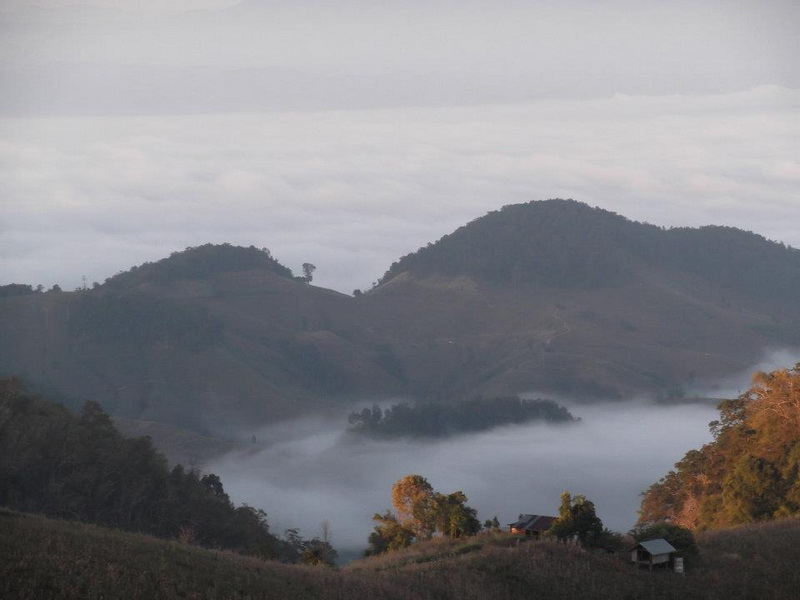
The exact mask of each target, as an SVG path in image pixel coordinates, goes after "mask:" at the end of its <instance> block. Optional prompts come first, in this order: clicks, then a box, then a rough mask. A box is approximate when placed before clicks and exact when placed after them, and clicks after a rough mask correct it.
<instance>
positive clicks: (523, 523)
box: [509, 515, 556, 531]
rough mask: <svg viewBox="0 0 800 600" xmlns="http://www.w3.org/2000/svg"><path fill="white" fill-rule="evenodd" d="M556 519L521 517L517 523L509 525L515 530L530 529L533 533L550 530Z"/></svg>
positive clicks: (531, 516) (538, 516)
mask: <svg viewBox="0 0 800 600" xmlns="http://www.w3.org/2000/svg"><path fill="white" fill-rule="evenodd" d="M555 520H556V517H545V516H543V515H520V516H519V519H517V521H516V522H515V523H509V526H511V527H513V528H514V529H528V530H531V531H544V530H546V529H550V527H551V526H552V525H553V521H555Z"/></svg>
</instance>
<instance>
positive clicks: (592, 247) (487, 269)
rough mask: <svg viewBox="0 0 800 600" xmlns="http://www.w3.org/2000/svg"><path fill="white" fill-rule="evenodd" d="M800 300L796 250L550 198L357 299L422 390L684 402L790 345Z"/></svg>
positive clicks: (500, 218) (412, 262) (480, 222)
mask: <svg viewBox="0 0 800 600" xmlns="http://www.w3.org/2000/svg"><path fill="white" fill-rule="evenodd" d="M798 292H800V251H798V250H795V249H792V248H787V247H785V246H784V245H782V244H777V243H774V242H770V241H767V240H765V239H764V238H762V237H761V236H758V235H755V234H753V233H748V232H745V231H741V230H737V229H732V228H726V227H702V228H699V229H687V228H676V229H663V228H659V227H655V226H653V225H648V224H642V223H636V222H632V221H629V220H627V219H625V218H623V217H621V216H619V215H616V214H614V213H611V212H608V211H605V210H602V209H598V208H591V207H589V206H587V205H585V204H581V203H578V202H574V201H571V200H549V201H544V202H531V203H528V204H520V205H511V206H506V207H504V208H503V209H502V210H499V211H494V212H491V213H489V214H487V215H485V216H484V217H481V218H479V219H476V220H475V221H473V222H471V223H469V224H468V225H465V226H463V227H461V228H459V229H458V230H457V231H455V232H453V233H452V234H450V235H447V236H445V237H443V238H442V239H440V240H439V241H438V242H436V243H435V244H429V245H428V246H427V247H425V248H421V249H420V250H419V251H417V252H415V253H412V254H410V255H408V256H405V257H403V258H402V259H400V260H399V261H398V262H396V263H395V264H393V265H392V266H391V268H390V269H389V270H388V271H387V273H386V274H385V275H384V276H383V277H382V279H381V280H380V285H379V286H378V288H377V289H375V290H373V292H372V293H371V294H370V295H371V296H374V298H369V300H370V302H371V303H372V304H374V313H373V315H374V317H375V318H380V316H379V315H381V314H391V315H392V320H391V322H385V326H386V330H388V331H389V332H390V334H389V335H390V337H392V339H394V340H395V347H396V349H397V351H398V355H399V357H400V359H401V361H402V362H403V363H404V364H406V365H407V370H408V373H409V378H410V379H412V380H413V381H415V382H418V383H420V384H421V388H422V389H427V390H436V389H441V390H443V391H445V392H446V391H447V390H449V389H450V388H452V387H453V386H455V387H457V388H458V389H460V390H461V391H462V392H464V393H466V392H467V391H468V390H478V391H480V392H482V393H487V394H500V395H502V394H508V393H516V392H519V391H521V390H538V391H547V392H561V393H568V394H573V395H574V394H578V395H584V396H594V397H597V396H606V397H615V396H619V395H625V394H631V393H636V392H640V391H645V390H646V391H649V392H655V393H657V394H660V395H662V396H670V395H672V396H680V395H682V394H684V393H686V392H689V391H691V390H692V388H695V387H700V386H701V383H702V384H707V383H713V382H714V380H715V379H716V378H719V377H722V376H725V375H730V374H732V373H735V372H741V371H742V370H745V369H747V368H748V367H749V366H750V365H752V364H754V363H755V362H756V361H757V360H758V358H759V356H760V354H761V353H762V352H763V351H764V350H765V349H766V348H768V347H771V346H772V347H774V346H780V345H787V346H788V345H793V346H797V345H799V344H800V306H798V304H797V302H796V301H795V300H794V299H795V298H797V295H798ZM400 340H402V342H401V341H400ZM703 379H706V380H709V381H706V382H703V381H701V380H703Z"/></svg>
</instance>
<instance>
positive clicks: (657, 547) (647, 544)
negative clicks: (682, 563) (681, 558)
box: [639, 538, 677, 556]
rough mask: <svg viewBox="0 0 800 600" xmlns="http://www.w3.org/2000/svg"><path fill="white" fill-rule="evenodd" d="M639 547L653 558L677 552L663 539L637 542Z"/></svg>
mask: <svg viewBox="0 0 800 600" xmlns="http://www.w3.org/2000/svg"><path fill="white" fill-rule="evenodd" d="M639 545H640V546H641V547H642V548H644V549H645V550H647V551H648V552H649V553H650V554H651V555H653V556H655V555H656V554H669V553H670V552H677V550H676V549H675V548H673V547H672V544H670V543H669V542H668V541H667V540H665V539H664V538H657V539H655V540H646V541H644V542H639Z"/></svg>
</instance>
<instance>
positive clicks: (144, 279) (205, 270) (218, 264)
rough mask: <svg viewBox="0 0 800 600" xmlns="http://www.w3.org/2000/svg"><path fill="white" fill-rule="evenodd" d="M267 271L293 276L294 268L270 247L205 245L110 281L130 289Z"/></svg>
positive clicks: (119, 286) (131, 270)
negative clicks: (290, 267) (280, 260)
mask: <svg viewBox="0 0 800 600" xmlns="http://www.w3.org/2000/svg"><path fill="white" fill-rule="evenodd" d="M249 270H263V271H268V272H271V273H273V274H275V275H278V276H280V277H285V278H287V279H291V278H292V277H293V275H292V271H291V269H289V268H288V267H285V266H283V265H282V264H281V263H279V262H278V261H277V260H276V259H275V258H273V257H272V254H271V253H270V251H269V250H268V249H267V248H256V247H255V246H249V247H246V248H245V247H243V246H233V245H231V244H227V243H226V244H203V245H202V246H194V247H191V246H190V247H189V248H186V249H185V250H182V251H180V252H173V253H172V254H170V256H169V257H167V258H164V259H161V260H159V261H157V262H154V263H144V264H143V265H141V266H138V267H133V268H131V269H130V270H128V271H125V272H124V273H118V274H117V275H114V276H113V277H111V278H109V279H107V280H106V283H105V285H106V286H108V287H111V288H115V289H116V288H129V287H134V286H136V285H141V284H143V283H166V282H169V281H176V280H181V279H204V278H208V277H211V276H214V275H218V274H220V273H227V272H233V271H249Z"/></svg>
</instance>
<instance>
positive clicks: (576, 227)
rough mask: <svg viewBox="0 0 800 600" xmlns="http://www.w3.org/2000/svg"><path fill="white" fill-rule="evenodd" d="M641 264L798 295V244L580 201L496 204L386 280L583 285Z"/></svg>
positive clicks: (406, 260)
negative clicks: (661, 222) (661, 221)
mask: <svg viewBox="0 0 800 600" xmlns="http://www.w3.org/2000/svg"><path fill="white" fill-rule="evenodd" d="M643 265H645V266H651V267H662V268H666V269H674V270H678V271H684V272H689V273H693V274H694V275H697V276H699V277H701V278H703V279H706V280H708V281H711V282H713V283H715V284H718V285H720V286H721V287H724V288H729V289H736V290H738V291H739V292H743V293H745V294H748V295H753V296H758V297H764V298H768V297H775V296H780V295H783V296H784V297H792V296H797V295H798V294H800V250H796V249H793V248H790V247H786V246H785V245H783V244H776V243H774V242H770V241H768V240H766V239H764V238H763V237H761V236H759V235H756V234H754V233H750V232H746V231H742V230H739V229H735V228H732V227H718V226H708V227H700V228H697V229H695V228H686V227H681V228H672V229H664V228H661V227H657V226H655V225H649V224H647V223H638V222H634V221H629V220H628V219H626V218H624V217H622V216H620V215H617V214H616V213H613V212H610V211H607V210H603V209H600V208H592V207H590V206H588V205H586V204H584V203H581V202H576V201H574V200H546V201H537V202H529V203H526V204H513V205H508V206H504V207H503V208H502V209H501V210H499V211H492V212H490V213H488V214H487V215H485V216H483V217H480V218H478V219H475V220H474V221H472V222H471V223H469V224H467V225H464V226H463V227H460V228H458V229H457V230H456V231H454V232H453V233H451V234H449V235H446V236H444V237H443V238H441V239H440V240H439V241H437V242H436V243H434V244H428V245H427V247H424V248H420V249H419V250H418V251H417V252H414V253H411V254H408V255H406V256H404V257H403V258H401V259H400V260H399V261H398V262H396V263H394V264H393V265H392V266H391V268H390V269H389V270H388V271H387V272H386V273H385V274H384V276H383V278H382V279H381V281H380V282H381V283H385V282H388V281H390V280H391V279H393V278H394V277H396V276H397V275H399V274H400V273H403V272H410V273H412V274H414V275H417V276H422V277H425V276H430V275H449V276H467V277H472V278H474V279H475V280H477V281H482V282H487V283H493V284H511V285H515V286H516V285H519V284H523V283H539V284H547V285H552V286H558V287H567V288H579V289H583V288H594V287H602V286H614V285H621V284H624V283H626V282H627V281H629V280H630V278H631V277H632V276H633V273H634V269H635V268H637V267H640V266H643Z"/></svg>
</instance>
